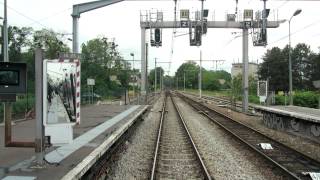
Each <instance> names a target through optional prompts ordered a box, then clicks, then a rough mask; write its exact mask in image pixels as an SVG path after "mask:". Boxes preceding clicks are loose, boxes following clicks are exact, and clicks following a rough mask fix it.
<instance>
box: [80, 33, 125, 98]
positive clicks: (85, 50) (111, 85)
mask: <svg viewBox="0 0 320 180" xmlns="http://www.w3.org/2000/svg"><path fill="white" fill-rule="evenodd" d="M116 47H117V45H116V44H115V43H114V42H109V41H108V39H107V38H106V37H102V38H95V39H92V40H89V41H88V42H87V43H84V44H82V63H81V71H82V72H81V79H83V80H82V81H81V82H82V88H83V89H84V90H85V87H87V86H86V79H87V78H93V79H95V81H96V85H95V89H96V92H97V93H99V94H101V95H109V94H108V93H112V94H111V95H116V96H118V95H120V94H121V93H122V91H123V90H124V88H126V89H127V88H128V86H129V79H130V78H129V76H130V74H131V71H130V66H129V65H128V63H127V62H125V61H124V60H123V58H122V57H121V56H120V54H119V52H118V51H117V49H116ZM110 76H116V77H117V80H118V81H112V80H111V79H110ZM118 82H119V83H120V84H117V83H118ZM121 87H122V88H121Z"/></svg>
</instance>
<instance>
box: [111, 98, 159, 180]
mask: <svg viewBox="0 0 320 180" xmlns="http://www.w3.org/2000/svg"><path fill="white" fill-rule="evenodd" d="M162 103H163V97H161V98H159V100H158V101H157V102H156V103H155V104H154V106H153V108H152V109H151V112H150V113H149V114H148V115H147V117H146V118H145V119H144V120H143V121H142V122H141V123H140V124H138V125H137V127H136V130H135V131H134V132H133V134H132V136H131V137H130V139H129V140H128V141H127V142H126V144H125V147H124V148H123V150H122V152H119V153H118V155H117V159H115V160H114V161H113V162H112V164H110V166H109V167H111V169H110V170H109V172H108V175H107V177H106V179H119V180H120V179H121V180H124V179H139V180H140V179H148V177H149V176H150V173H151V172H150V171H151V165H152V164H151V163H152V161H153V153H154V146H155V142H156V138H157V130H158V127H159V120H160V115H161V113H160V112H159V111H160V110H161V108H162Z"/></svg>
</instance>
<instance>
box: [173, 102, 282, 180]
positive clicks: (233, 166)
mask: <svg viewBox="0 0 320 180" xmlns="http://www.w3.org/2000/svg"><path fill="white" fill-rule="evenodd" d="M176 102H177V105H178V107H179V109H180V111H181V112H182V114H183V117H184V118H185V121H186V123H187V126H188V128H189V130H190V132H191V135H192V137H193V139H194V141H195V143H196V144H197V146H198V150H199V152H200V154H201V156H202V158H203V159H204V163H205V164H206V166H207V168H208V171H209V172H210V174H212V175H213V176H214V178H215V179H254V180H260V179H284V178H283V177H279V176H277V175H276V174H275V173H276V172H275V171H272V169H271V168H272V167H271V166H270V165H268V164H267V162H266V161H265V160H264V159H263V158H261V157H259V156H258V155H256V154H255V153H254V152H253V151H251V150H249V149H248V147H246V146H244V145H243V144H241V143H240V142H239V141H237V140H235V139H234V138H233V137H232V136H231V135H229V134H227V133H226V132H225V131H224V130H223V129H221V128H220V127H218V126H217V125H215V124H214V123H212V122H211V121H209V120H208V119H207V118H205V117H203V116H202V115H200V114H198V113H195V111H194V109H193V108H191V107H190V106H189V105H187V104H186V103H185V102H183V101H182V100H180V99H179V98H176Z"/></svg>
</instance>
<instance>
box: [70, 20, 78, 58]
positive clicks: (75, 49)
mask: <svg viewBox="0 0 320 180" xmlns="http://www.w3.org/2000/svg"><path fill="white" fill-rule="evenodd" d="M72 32H73V33H72V51H73V53H79V17H78V16H72Z"/></svg>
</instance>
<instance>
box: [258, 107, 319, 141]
mask: <svg viewBox="0 0 320 180" xmlns="http://www.w3.org/2000/svg"><path fill="white" fill-rule="evenodd" d="M254 108H255V109H256V110H257V111H259V112H261V113H262V115H263V122H264V124H265V125H266V126H267V127H269V128H273V129H278V130H282V131H287V132H292V133H295V134H299V135H302V136H304V137H308V138H311V139H313V140H315V141H318V142H320V110H319V109H313V108H306V107H299V106H258V105H255V106H254Z"/></svg>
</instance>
